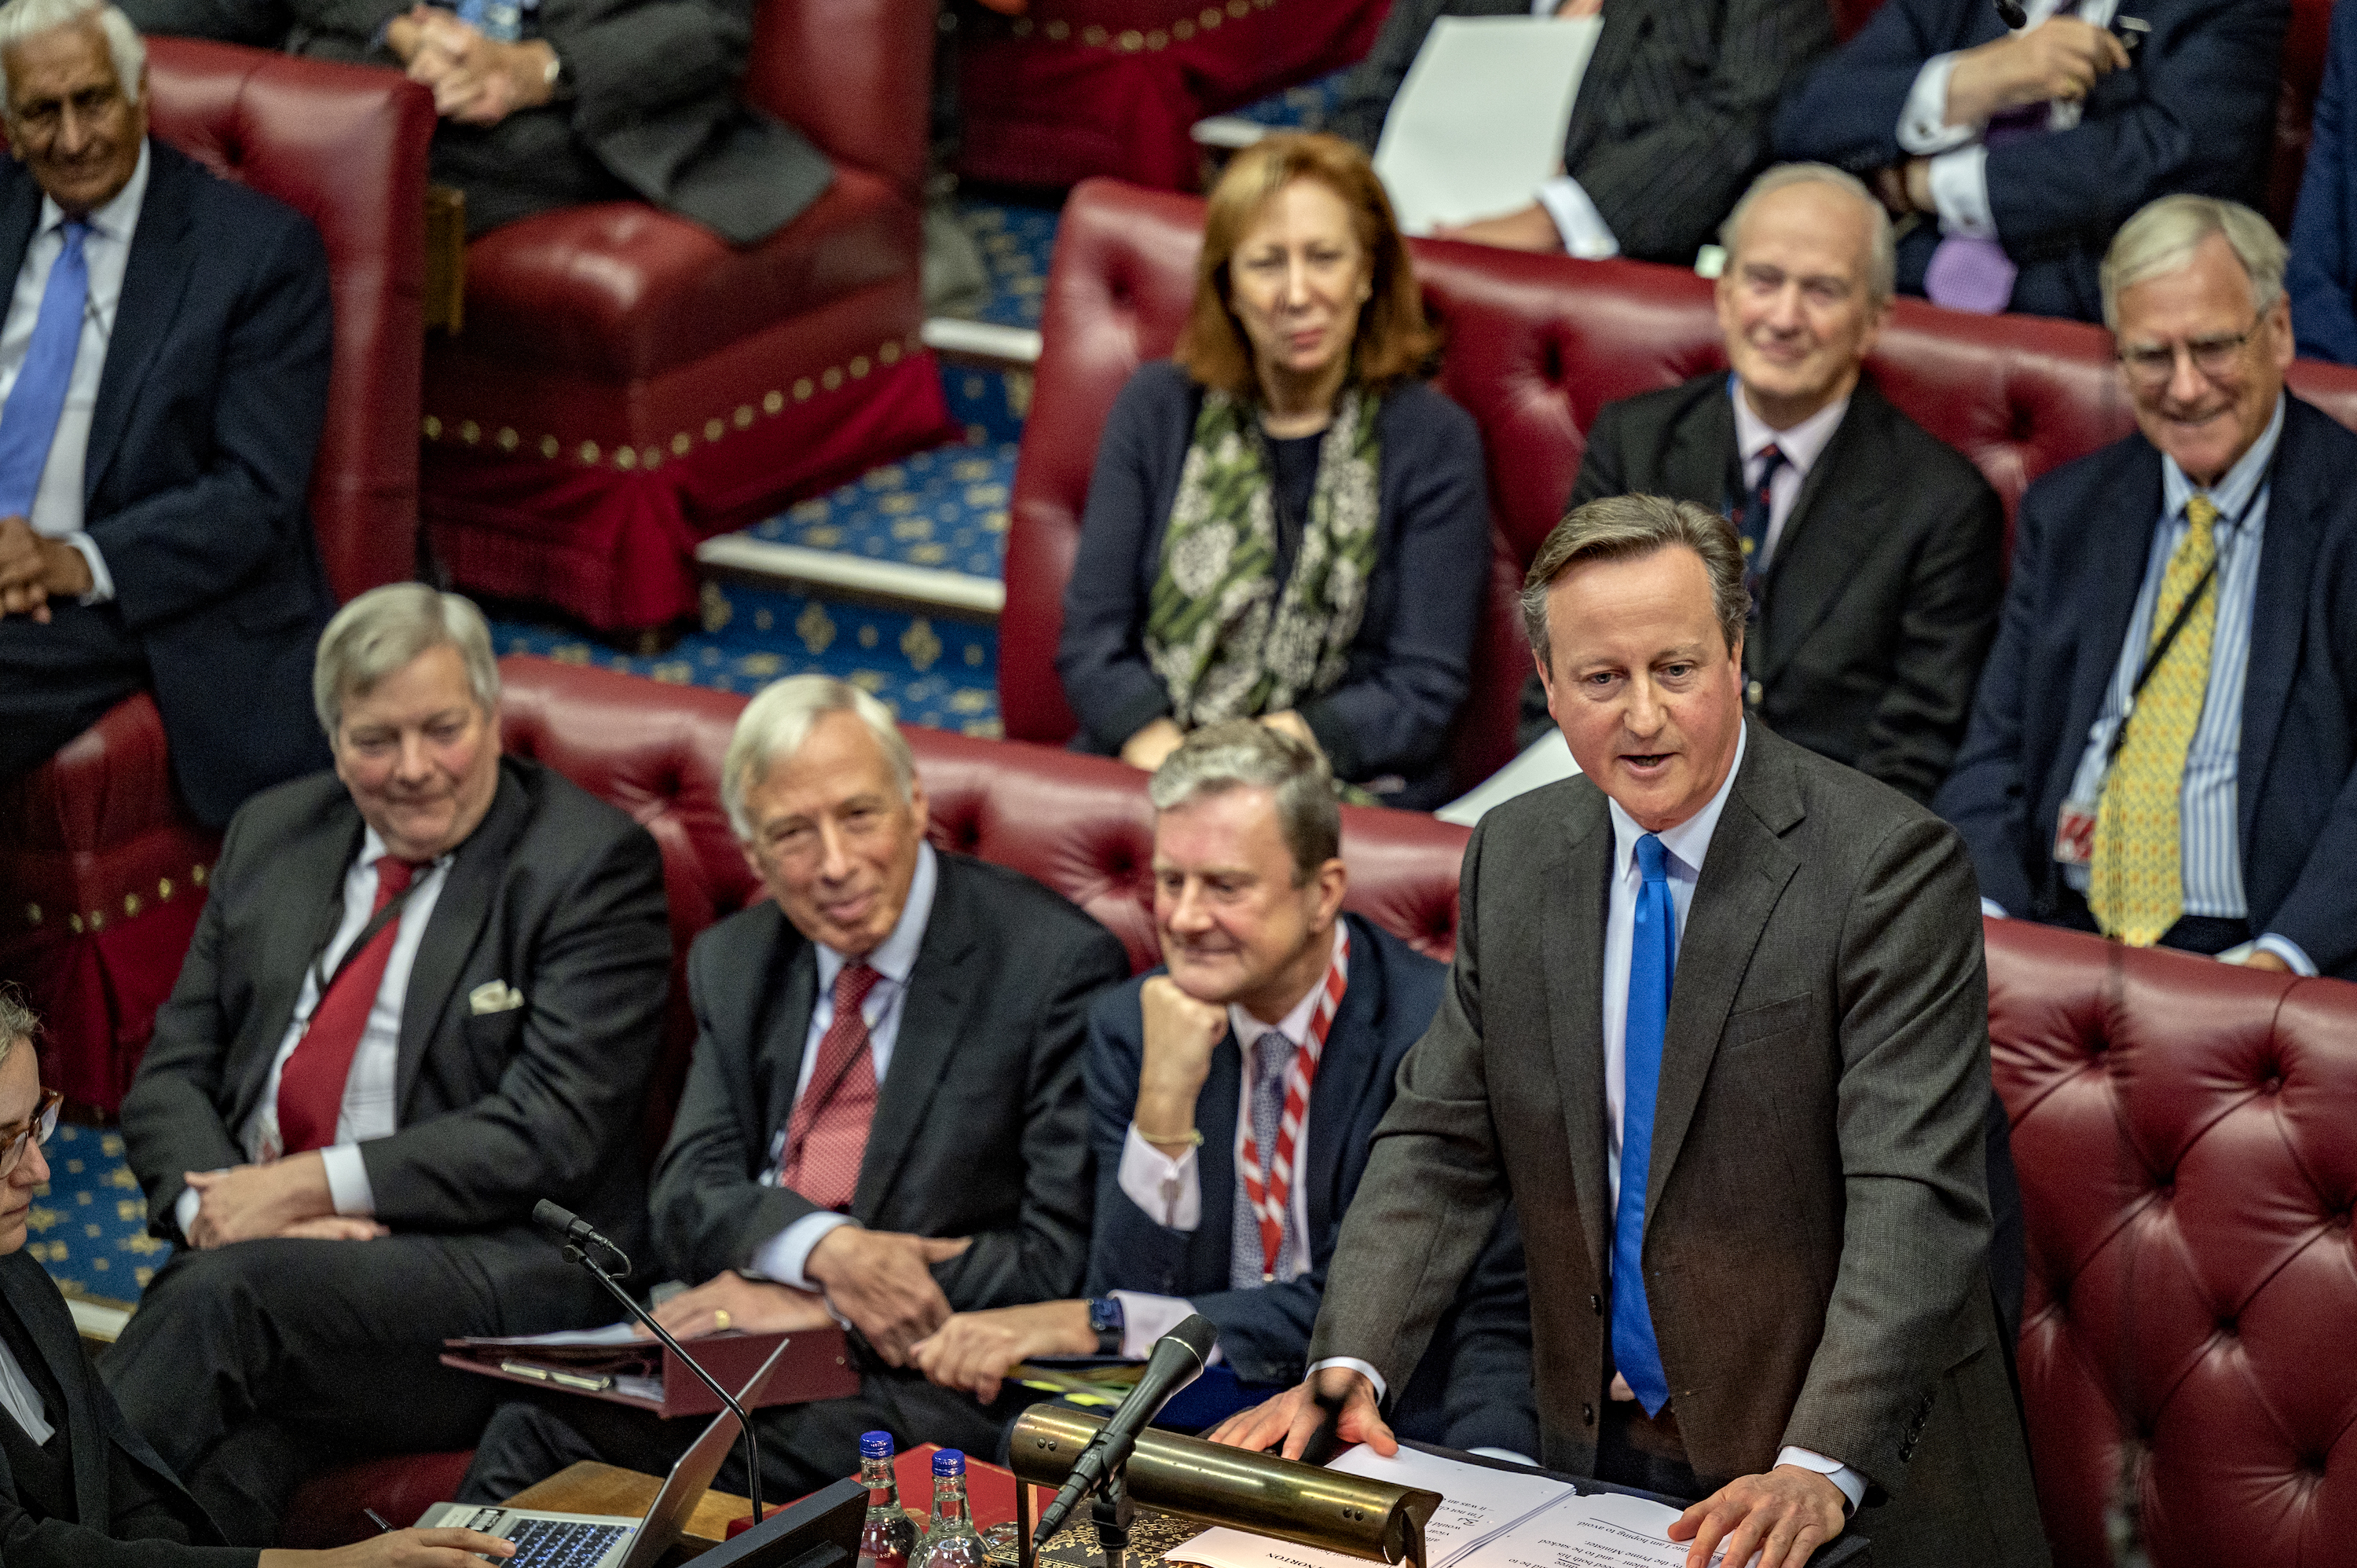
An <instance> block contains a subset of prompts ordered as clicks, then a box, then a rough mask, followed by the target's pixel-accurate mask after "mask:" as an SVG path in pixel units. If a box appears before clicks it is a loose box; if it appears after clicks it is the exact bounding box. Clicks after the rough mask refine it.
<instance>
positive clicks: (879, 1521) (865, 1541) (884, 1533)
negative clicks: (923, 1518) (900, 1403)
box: [859, 1432, 917, 1568]
mask: <svg viewBox="0 0 2357 1568" xmlns="http://www.w3.org/2000/svg"><path fill="white" fill-rule="evenodd" d="M859 1484H860V1485H861V1486H863V1487H866V1488H867V1522H866V1523H865V1524H863V1525H861V1526H860V1527H859V1568H909V1554H910V1553H911V1552H913V1551H914V1550H915V1548H916V1544H917V1521H916V1520H912V1519H910V1518H909V1512H908V1510H907V1509H903V1508H902V1507H901V1506H900V1483H899V1480H898V1479H897V1478H895V1477H894V1476H893V1474H892V1434H890V1433H888V1432H863V1433H861V1434H859Z"/></svg>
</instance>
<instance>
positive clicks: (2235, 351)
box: [2119, 316, 2266, 387]
mask: <svg viewBox="0 0 2357 1568" xmlns="http://www.w3.org/2000/svg"><path fill="white" fill-rule="evenodd" d="M2265 321H2266V317H2264V316H2260V317H2254V318H2253V320H2252V322H2251V324H2250V325H2249V326H2248V327H2245V328H2243V330H2241V331H2240V332H2237V333H2235V334H2234V335H2233V337H2231V338H2187V339H2186V340H2185V341H2184V342H2183V343H2139V344H2136V345H2135V346H2133V347H2123V348H2121V349H2120V350H2119V360H2120V363H2121V365H2123V366H2124V367H2126V371H2127V373H2128V378H2129V379H2130V380H2131V381H2136V382H2137V383H2138V384H2139V385H2142V386H2146V387H2159V386H2162V385H2165V384H2166V383H2167V382H2168V381H2169V377H2171V376H2173V375H2175V374H2176V373H2177V351H2178V350H2179V349H2184V350H2185V352H2186V354H2187V356H2188V357H2190V359H2191V360H2193V368H2194V369H2195V370H2197V371H2201V373H2202V374H2203V375H2204V376H2207V377H2208V378H2209V379H2210V380H2212V381H2222V380H2223V379H2224V378H2226V377H2227V376H2230V375H2233V373H2234V371H2235V370H2236V368H2237V361H2238V360H2241V359H2242V357H2243V349H2244V345H2245V344H2247V343H2249V342H2250V340H2251V339H2252V338H2254V337H2255V336H2256V335H2257V333H2258V330H2259V328H2260V326H2261V325H2262V324H2263V323H2264V322H2265Z"/></svg>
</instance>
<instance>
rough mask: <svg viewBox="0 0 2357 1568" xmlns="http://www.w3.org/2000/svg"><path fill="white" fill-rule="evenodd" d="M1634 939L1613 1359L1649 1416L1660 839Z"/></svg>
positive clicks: (1670, 939) (1663, 1018)
mask: <svg viewBox="0 0 2357 1568" xmlns="http://www.w3.org/2000/svg"><path fill="white" fill-rule="evenodd" d="M1637 869H1638V870H1639V871H1640V872H1641V873H1642V874H1643V875H1644V878H1645V881H1644V886H1642V887H1641V888H1639V889H1638V891H1637V922H1636V933H1635V940H1634V941H1632V942H1631V945H1630V949H1629V1022H1628V1028H1627V1030H1626V1032H1625V1033H1624V1035H1623V1036H1622V1045H1621V1056H1622V1058H1623V1059H1624V1060H1625V1061H1626V1063H1627V1064H1628V1094H1627V1097H1626V1100H1625V1101H1624V1103H1623V1104H1622V1106H1621V1111H1620V1209H1619V1211H1618V1213H1617V1214H1616V1215H1615V1216H1614V1221H1613V1230H1612V1359H1613V1362H1614V1364H1615V1365H1617V1366H1618V1367H1619V1368H1620V1375H1621V1376H1622V1377H1623V1378H1625V1379H1627V1380H1628V1381H1629V1387H1630V1389H1631V1391H1634V1392H1635V1394H1636V1396H1637V1402H1639V1403H1640V1404H1641V1405H1643V1406H1644V1407H1645V1413H1646V1414H1647V1415H1649V1416H1650V1415H1659V1414H1661V1413H1662V1407H1663V1405H1665V1404H1667V1403H1669V1402H1670V1380H1669V1376H1668V1374H1666V1373H1665V1372H1663V1370H1662V1347H1661V1345H1660V1344H1659V1343H1658V1342H1657V1341H1656V1340H1655V1339H1654V1338H1653V1309H1652V1306H1651V1305H1648V1304H1647V1302H1646V1300H1645V1177H1646V1175H1647V1173H1648V1172H1649V1171H1650V1170H1651V1169H1652V1163H1653V1098H1654V1096H1655V1094H1656V1093H1657V1092H1658V1091H1659V1090H1660V1089H1661V1086H1662V1036H1663V1031H1664V1030H1665V1029H1666V1028H1667V1026H1668V1025H1669V1021H1670V976H1671V975H1672V974H1674V973H1675V972H1676V971H1677V967H1678V926H1677V910H1676V908H1674V906H1673V905H1672V904H1671V903H1670V880H1669V870H1668V867H1667V865H1665V864H1664V861H1663V851H1662V841H1661V840H1660V839H1659V838H1657V837H1655V836H1654V835H1653V834H1652V833H1647V834H1646V835H1645V836H1644V837H1642V838H1641V839H1639V840H1638V841H1637Z"/></svg>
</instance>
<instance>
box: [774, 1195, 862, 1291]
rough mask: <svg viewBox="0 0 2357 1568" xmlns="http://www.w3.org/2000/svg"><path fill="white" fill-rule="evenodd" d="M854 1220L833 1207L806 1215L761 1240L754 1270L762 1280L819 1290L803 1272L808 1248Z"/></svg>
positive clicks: (795, 1287)
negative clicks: (835, 1229) (766, 1238)
mask: <svg viewBox="0 0 2357 1568" xmlns="http://www.w3.org/2000/svg"><path fill="white" fill-rule="evenodd" d="M851 1224H856V1220H854V1219H852V1218H851V1216H850V1215H848V1214H837V1213H835V1212H834V1211H833V1210H832V1209H829V1210H825V1211H823V1212H821V1213H817V1214H805V1215H803V1216H802V1218H801V1219H797V1220H795V1221H794V1222H793V1223H792V1224H791V1225H789V1226H787V1227H786V1228H785V1229H784V1230H780V1231H779V1232H778V1233H777V1234H776V1235H774V1236H772V1237H770V1239H769V1240H766V1241H764V1242H762V1243H761V1246H760V1250H759V1251H756V1252H755V1253H754V1254H753V1269H754V1272H755V1273H759V1275H760V1276H761V1277H762V1278H763V1279H765V1280H770V1281H772V1282H774V1283H778V1284H781V1285H791V1286H793V1287H794V1289H796V1290H808V1291H814V1290H818V1289H820V1288H821V1287H820V1285H819V1284H818V1282H816V1281H815V1280H813V1279H812V1278H811V1277H810V1276H809V1275H808V1274H806V1273H803V1272H802V1268H803V1265H804V1264H806V1263H808V1262H810V1255H811V1249H813V1247H816V1246H817V1245H818V1244H819V1240H820V1239H821V1238H822V1237H823V1236H824V1235H825V1234H826V1233H827V1232H828V1231H830V1230H834V1228H835V1227H836V1226H838V1225H851Z"/></svg>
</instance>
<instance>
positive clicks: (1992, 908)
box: [1981, 898, 2013, 920]
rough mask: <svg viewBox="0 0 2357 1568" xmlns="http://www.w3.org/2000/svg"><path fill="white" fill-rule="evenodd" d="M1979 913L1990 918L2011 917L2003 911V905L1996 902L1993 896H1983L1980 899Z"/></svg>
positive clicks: (2004, 918) (2007, 918) (2003, 918)
mask: <svg viewBox="0 0 2357 1568" xmlns="http://www.w3.org/2000/svg"><path fill="white" fill-rule="evenodd" d="M1981 913H1982V914H1983V915H1984V916H1986V918H1989V919H1992V920H2010V919H2012V918H2013V917H2012V916H2010V915H2008V914H2007V913H2006V912H2005V906H2004V905H2002V904H2000V903H1998V902H1997V901H1996V899H1994V898H1984V899H1982V900H1981Z"/></svg>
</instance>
